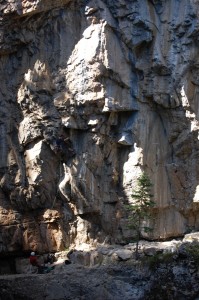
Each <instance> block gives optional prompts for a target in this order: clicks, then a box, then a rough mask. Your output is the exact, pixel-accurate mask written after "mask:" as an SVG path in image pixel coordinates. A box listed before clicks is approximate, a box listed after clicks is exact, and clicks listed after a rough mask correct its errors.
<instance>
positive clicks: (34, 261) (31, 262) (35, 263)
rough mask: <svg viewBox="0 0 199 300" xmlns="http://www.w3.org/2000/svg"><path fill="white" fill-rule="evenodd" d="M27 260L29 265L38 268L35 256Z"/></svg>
mask: <svg viewBox="0 0 199 300" xmlns="http://www.w3.org/2000/svg"><path fill="white" fill-rule="evenodd" d="M29 260H30V264H31V265H32V266H38V261H37V257H36V256H30V258H29Z"/></svg>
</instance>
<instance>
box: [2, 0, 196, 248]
mask: <svg viewBox="0 0 199 300" xmlns="http://www.w3.org/2000/svg"><path fill="white" fill-rule="evenodd" d="M198 13H199V2H198V1H194V0H183V1H174V0H167V1H161V0H159V1H154V0H151V1H147V0H144V1H127V0H119V1H112V0H104V1H100V0H93V1H86V0H85V1H84V0H82V1H80V0H79V1H78V0H76V1H75V0H72V1H67V0H65V1H44V0H40V1H25V0H23V1H17V0H16V1H11V0H10V1H3V2H2V3H1V4H0V73H1V75H0V78H1V88H0V103H1V109H0V141H1V142H0V251H1V252H2V253H3V252H13V251H21V250H23V251H26V250H27V251H29V250H30V249H34V250H37V251H41V252H42V251H54V250H63V249H64V248H66V247H68V246H69V245H70V244H71V243H82V242H90V243H95V242H96V241H99V242H103V241H104V240H106V241H108V240H109V241H112V242H113V241H114V242H119V243H123V242H125V241H127V240H128V239H129V238H130V237H131V236H132V233H131V232H129V231H128V230H127V227H126V221H125V220H126V214H125V211H124V203H126V202H127V201H128V200H129V199H130V198H131V197H130V194H131V190H132V188H133V187H134V186H135V182H136V178H137V176H138V175H139V174H140V172H141V171H143V170H145V171H146V172H147V173H148V175H149V176H150V178H151V180H152V182H153V194H154V200H155V202H156V207H155V209H154V211H153V213H154V224H153V227H154V230H153V233H152V235H151V237H150V238H153V239H159V238H163V239H165V238H168V237H174V236H180V235H183V234H184V233H185V232H188V231H189V230H198V229H199V221H198V213H199V206H198V203H199V174H198V172H199V171H198V167H197V161H198V149H199V148H198V128H199V126H198V117H199V105H198V94H199V55H198V44H199V40H198V37H199V24H198Z"/></svg>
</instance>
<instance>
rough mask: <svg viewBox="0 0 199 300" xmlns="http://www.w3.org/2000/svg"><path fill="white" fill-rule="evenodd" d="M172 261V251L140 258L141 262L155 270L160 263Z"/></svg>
mask: <svg viewBox="0 0 199 300" xmlns="http://www.w3.org/2000/svg"><path fill="white" fill-rule="evenodd" d="M172 261H173V253H171V252H167V253H156V254H155V255H153V256H147V257H144V258H143V259H142V263H144V264H147V265H148V266H149V268H150V269H151V270H153V271H154V270H155V269H156V268H158V267H159V265H160V264H168V263H171V262H172Z"/></svg>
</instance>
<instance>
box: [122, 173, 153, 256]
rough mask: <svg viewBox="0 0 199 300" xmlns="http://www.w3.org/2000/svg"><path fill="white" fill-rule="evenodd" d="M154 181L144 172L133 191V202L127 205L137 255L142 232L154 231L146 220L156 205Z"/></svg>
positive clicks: (129, 224)
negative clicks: (152, 188) (152, 190)
mask: <svg viewBox="0 0 199 300" xmlns="http://www.w3.org/2000/svg"><path fill="white" fill-rule="evenodd" d="M151 187H152V183H151V181H150V179H149V177H148V176H147V174H146V173H144V172H143V173H142V174H141V175H140V176H139V177H138V179H137V186H136V188H135V189H134V190H133V191H132V195H131V197H132V200H133V201H132V203H130V204H128V205H126V210H127V211H128V213H129V216H128V227H129V228H130V229H133V230H134V231H135V233H136V242H137V244H136V257H138V242H139V239H140V236H141V232H142V231H144V232H146V233H148V232H150V231H152V228H150V227H148V226H146V225H145V224H144V221H147V220H148V219H150V217H151V208H152V207H153V206H154V205H155V203H154V201H152V200H151V198H152V197H153V195H152V194H151Z"/></svg>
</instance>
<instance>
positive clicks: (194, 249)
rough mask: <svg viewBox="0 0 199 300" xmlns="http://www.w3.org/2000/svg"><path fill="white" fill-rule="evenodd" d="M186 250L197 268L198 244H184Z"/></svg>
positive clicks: (198, 265)
mask: <svg viewBox="0 0 199 300" xmlns="http://www.w3.org/2000/svg"><path fill="white" fill-rule="evenodd" d="M185 249H186V252H187V253H188V254H189V255H190V256H191V257H192V259H193V260H194V262H195V264H196V266H197V267H198V268H199V244H198V243H197V244H195V243H193V244H190V245H187V246H186V248H185Z"/></svg>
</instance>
